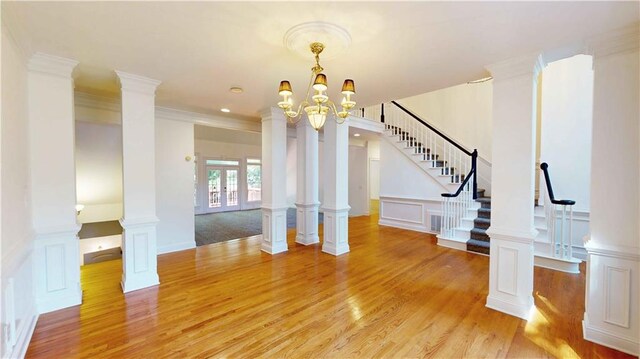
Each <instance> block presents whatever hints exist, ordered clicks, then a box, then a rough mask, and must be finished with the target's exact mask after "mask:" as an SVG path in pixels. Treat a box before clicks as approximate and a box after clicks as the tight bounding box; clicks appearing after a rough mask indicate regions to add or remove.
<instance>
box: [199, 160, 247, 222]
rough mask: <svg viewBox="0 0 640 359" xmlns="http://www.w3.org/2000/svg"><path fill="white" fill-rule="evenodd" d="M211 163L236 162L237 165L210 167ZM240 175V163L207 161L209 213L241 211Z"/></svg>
mask: <svg viewBox="0 0 640 359" xmlns="http://www.w3.org/2000/svg"><path fill="white" fill-rule="evenodd" d="M210 162H234V163H237V165H234V164H228V165H226V166H221V165H210V164H209V163H210ZM239 173H240V167H239V163H238V161H216V160H214V161H211V160H209V161H207V166H206V174H207V192H208V201H207V212H209V213H213V212H226V211H237V210H239V209H240V201H239V196H238V184H239V183H238V178H239Z"/></svg>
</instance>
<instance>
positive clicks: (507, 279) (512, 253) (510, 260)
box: [498, 246, 518, 295]
mask: <svg viewBox="0 0 640 359" xmlns="http://www.w3.org/2000/svg"><path fill="white" fill-rule="evenodd" d="M498 270H499V271H500V276H499V277H498V290H499V291H501V292H502V293H506V294H510V295H517V292H518V280H517V279H518V250H517V249H514V248H509V247H505V246H500V247H498Z"/></svg>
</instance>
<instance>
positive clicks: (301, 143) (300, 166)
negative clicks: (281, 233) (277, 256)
mask: <svg viewBox="0 0 640 359" xmlns="http://www.w3.org/2000/svg"><path fill="white" fill-rule="evenodd" d="M296 133H297V136H296V137H297V164H296V166H297V173H298V174H297V176H296V180H297V186H296V242H297V243H300V244H304V245H309V244H314V243H318V242H320V238H319V237H318V207H319V206H320V203H319V202H318V131H316V130H315V129H314V128H313V127H312V126H311V124H310V123H309V121H307V120H306V118H303V119H302V120H301V121H300V122H298V125H297V130H296Z"/></svg>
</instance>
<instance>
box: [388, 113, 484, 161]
mask: <svg viewBox="0 0 640 359" xmlns="http://www.w3.org/2000/svg"><path fill="white" fill-rule="evenodd" d="M391 103H392V104H394V105H396V106H397V107H398V108H399V109H401V110H402V111H404V112H405V113H406V114H407V115H409V116H411V117H413V119H414V120H416V121H418V122H420V123H421V124H423V125H424V126H426V127H427V128H428V129H430V130H431V131H433V132H435V133H436V134H438V136H440V137H442V138H444V139H445V140H446V141H447V142H449V143H450V144H452V145H454V146H455V147H456V148H458V149H459V150H460V151H462V152H464V153H466V154H467V155H468V156H471V154H472V153H471V152H469V151H468V150H467V149H466V148H464V147H462V146H460V145H459V144H458V143H456V142H455V141H454V140H452V139H450V138H449V137H447V135H445V134H444V133H442V132H440V131H439V130H438V129H437V128H435V127H433V126H431V125H430V124H428V123H426V122H425V121H423V120H422V119H421V118H420V117H418V116H417V115H415V114H414V113H413V112H411V111H409V110H407V109H406V108H404V107H403V106H402V105H400V104H399V103H397V102H395V101H391ZM382 119H383V120H382V122H384V104H382Z"/></svg>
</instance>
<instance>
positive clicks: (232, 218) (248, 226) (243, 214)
mask: <svg viewBox="0 0 640 359" xmlns="http://www.w3.org/2000/svg"><path fill="white" fill-rule="evenodd" d="M322 220H323V216H322V213H320V215H319V217H318V223H322ZM295 226H296V209H295V208H289V209H288V210H287V227H288V228H295ZM257 234H262V211H261V210H260V209H252V210H248V211H234V212H222V213H209V214H201V215H197V216H196V245H198V246H202V245H205V244H211V243H218V242H224V241H228V240H231V239H236V238H244V237H250V236H255V235H257Z"/></svg>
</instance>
